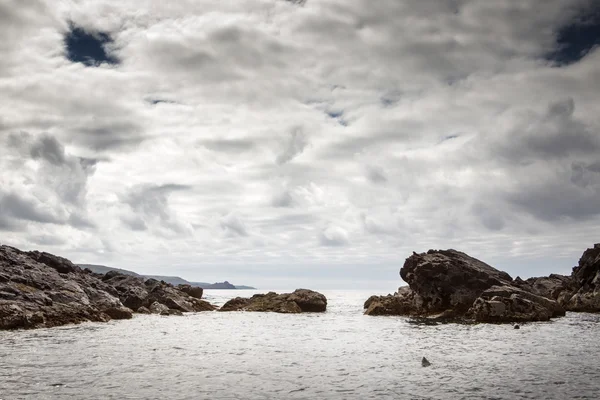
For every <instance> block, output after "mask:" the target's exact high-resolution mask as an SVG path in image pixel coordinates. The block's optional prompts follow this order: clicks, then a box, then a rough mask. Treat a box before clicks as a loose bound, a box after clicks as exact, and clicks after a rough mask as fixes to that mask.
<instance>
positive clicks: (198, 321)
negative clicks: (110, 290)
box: [0, 290, 600, 400]
mask: <svg viewBox="0 0 600 400" xmlns="http://www.w3.org/2000/svg"><path fill="white" fill-rule="evenodd" d="M240 292H243V295H244V296H247V295H250V294H252V293H253V292H251V291H237V292H235V293H232V292H230V291H216V290H215V291H207V292H206V297H207V299H208V300H210V301H212V302H214V303H217V304H222V303H224V302H225V301H226V300H227V299H229V298H230V297H232V296H234V295H240V294H242V293H240ZM324 294H325V295H326V296H327V298H328V299H329V310H328V312H327V313H325V314H310V315H280V314H270V313H268V314H259V313H218V312H211V313H201V314H195V315H186V316H184V317H161V316H137V317H136V318H134V319H133V320H130V321H118V322H111V323H108V324H96V323H89V324H83V325H79V326H68V327H62V328H55V329H44V330H36V331H19V332H0V399H2V400H7V399H370V398H372V399H385V398H389V399H482V398H488V399H575V398H579V399H597V398H598V396H599V393H600V346H599V345H598V344H599V343H600V315H592V314H569V315H568V316H567V317H565V318H562V319H557V320H555V321H554V322H551V323H535V324H526V325H523V326H522V327H521V329H520V330H514V329H512V327H511V326H509V325H477V326H462V325H436V326H430V325H417V324H413V323H409V322H408V320H407V319H405V318H397V317H367V316H363V315H362V314H361V311H362V303H363V302H364V300H365V299H366V298H367V297H368V296H369V295H370V294H372V293H368V292H342V291H333V292H327V291H324ZM423 356H426V357H427V358H428V359H429V361H431V363H432V366H431V367H429V368H423V367H421V357H423Z"/></svg>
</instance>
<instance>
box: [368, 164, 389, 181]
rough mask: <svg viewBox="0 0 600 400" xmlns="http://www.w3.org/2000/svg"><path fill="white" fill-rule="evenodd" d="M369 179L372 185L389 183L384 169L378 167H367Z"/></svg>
mask: <svg viewBox="0 0 600 400" xmlns="http://www.w3.org/2000/svg"><path fill="white" fill-rule="evenodd" d="M366 173H367V179H368V180H369V182H371V183H384V182H387V178H386V176H385V172H384V171H383V168H381V167H380V166H377V165H367V167H366Z"/></svg>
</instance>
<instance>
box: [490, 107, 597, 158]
mask: <svg viewBox="0 0 600 400" xmlns="http://www.w3.org/2000/svg"><path fill="white" fill-rule="evenodd" d="M574 110H575V102H574V100H573V99H572V98H568V99H566V100H562V101H558V102H555V103H552V104H550V105H549V107H548V111H547V113H546V114H545V115H543V116H541V117H539V118H536V119H533V120H531V119H527V120H526V121H523V122H521V123H520V124H519V125H518V126H517V127H516V128H514V129H513V131H512V132H511V133H510V134H509V135H508V136H507V137H506V139H505V143H501V144H499V146H498V147H497V146H496V145H498V143H497V141H496V143H494V145H493V146H494V147H493V148H492V149H491V151H492V152H494V153H498V154H501V155H502V156H503V157H506V158H507V159H509V160H513V161H518V162H531V161H533V160H536V159H549V158H565V157H569V156H577V155H585V154H588V155H589V154H598V153H599V152H600V135H598V134H597V133H596V132H594V131H593V130H592V129H591V128H590V127H588V126H587V125H586V124H584V123H583V122H581V121H579V120H578V119H576V118H575V117H574V115H573V114H574ZM500 140H502V139H500Z"/></svg>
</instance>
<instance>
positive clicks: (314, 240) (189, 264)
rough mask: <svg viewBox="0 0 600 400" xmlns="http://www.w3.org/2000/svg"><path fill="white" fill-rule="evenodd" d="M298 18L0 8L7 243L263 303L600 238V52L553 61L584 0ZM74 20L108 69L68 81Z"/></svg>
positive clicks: (463, 0) (131, 7) (257, 5)
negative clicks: (251, 287) (441, 251)
mask: <svg viewBox="0 0 600 400" xmlns="http://www.w3.org/2000/svg"><path fill="white" fill-rule="evenodd" d="M301 3H302V4H294V2H290V1H277V0H251V1H245V2H223V1H217V0H209V1H203V2H195V1H191V0H185V1H178V2H176V3H174V4H169V5H166V3H165V2H161V1H158V0H144V1H142V2H139V3H138V2H136V3H135V4H134V3H129V2H122V1H116V0H95V1H91V0H86V1H80V2H76V3H73V2H59V3H56V2H50V1H48V0H36V1H28V2H20V1H8V2H7V1H0V39H1V40H0V140H1V141H2V147H0V211H1V212H0V230H1V231H2V233H3V237H4V238H5V239H3V240H6V241H7V242H8V243H10V244H13V245H17V246H22V247H25V248H47V249H49V250H52V251H54V252H56V253H59V254H61V255H65V256H68V257H71V258H73V259H74V261H89V262H99V263H102V262H104V263H110V264H113V265H115V266H120V267H130V268H144V269H149V270H151V271H148V272H155V273H168V274H186V277H189V278H190V279H197V280H204V278H205V277H206V276H217V275H219V273H218V271H219V270H222V271H223V274H234V276H222V278H219V279H229V280H230V281H232V280H235V276H248V273H250V272H249V271H250V269H251V270H252V271H251V272H252V273H255V274H256V276H261V278H260V279H259V281H258V282H247V283H250V284H256V285H260V281H261V280H262V281H264V282H267V281H268V279H267V275H268V274H269V273H274V272H273V270H274V269H276V267H277V268H281V269H285V270H286V271H288V275H289V276H291V277H292V276H293V277H294V279H305V281H306V282H307V283H308V284H310V283H312V282H313V279H312V278H309V277H307V276H304V275H302V271H309V270H310V271H314V270H319V269H320V270H323V269H326V270H327V271H328V273H331V274H332V276H338V277H340V279H343V276H344V273H343V270H344V268H356V265H358V264H360V265H361V266H364V268H363V269H364V274H363V275H362V276H364V278H365V279H381V280H386V281H387V280H391V281H394V280H397V270H398V268H399V267H400V265H401V264H402V262H403V260H404V258H405V257H406V256H408V255H410V254H411V252H412V251H413V250H416V251H423V250H427V249H428V248H430V247H434V248H445V247H456V248H459V249H462V250H464V251H467V252H473V253H474V255H476V256H480V257H482V258H483V259H484V260H486V261H490V262H498V263H499V264H500V265H501V266H503V267H505V268H507V269H509V272H511V273H512V274H513V275H521V276H528V275H530V274H534V273H539V271H533V270H527V269H525V270H523V271H520V270H517V271H515V270H511V268H514V269H518V268H521V265H524V264H521V261H519V260H520V258H519V257H526V258H527V259H528V260H538V262H540V263H541V261H540V260H542V259H543V260H545V262H546V263H547V265H548V266H549V267H548V270H547V271H543V272H544V273H548V272H552V271H557V272H561V271H559V270H557V269H553V270H551V269H550V268H551V266H557V267H560V268H563V269H562V272H568V270H569V268H570V267H571V264H573V263H574V262H575V261H576V259H577V257H578V255H579V254H580V253H581V251H582V250H583V249H584V248H585V247H586V246H589V245H590V244H592V242H594V241H597V240H595V239H593V236H592V233H593V232H594V228H596V227H597V226H598V223H599V222H600V211H599V210H598V207H597V204H600V168H598V165H599V163H600V158H599V157H598V155H597V154H598V150H599V148H600V143H599V142H598V137H599V136H598V134H597V132H598V131H599V128H600V117H599V116H598V113H597V109H598V106H599V104H598V102H599V100H598V96H597V93H598V92H599V91H600V51H599V50H598V49H595V50H592V51H590V52H589V53H588V54H587V55H586V56H585V57H584V58H583V59H581V60H580V61H578V62H575V63H573V64H571V65H567V66H562V67H560V68H559V67H558V66H557V65H555V64H553V63H552V62H551V61H549V60H547V59H545V58H544V57H545V56H546V55H548V54H550V53H551V52H552V51H554V50H556V36H557V32H558V30H559V28H560V27H561V26H562V25H564V24H565V23H569V22H570V21H573V20H574V18H576V16H577V15H578V14H577V12H578V11H579V10H581V9H582V7H583V6H586V5H588V6H589V5H592V6H593V2H592V1H590V0H532V1H528V2H522V1H516V0H502V1H493V2H491V1H490V2H483V1H474V0H456V1H446V2H441V1H436V0H423V1H414V2H399V1H393V0H381V1H376V2H373V1H368V0H353V1H342V0H320V1H307V2H301ZM69 24H74V25H75V26H78V27H81V28H82V29H85V30H88V31H90V32H105V33H107V34H109V35H110V36H111V37H112V39H114V42H113V44H112V45H110V46H109V48H107V51H108V52H109V53H110V54H112V55H114V56H116V57H118V58H119V60H121V63H120V64H118V65H114V66H111V65H107V64H105V65H101V66H100V67H86V66H84V65H82V64H74V63H71V62H70V61H69V60H67V59H66V58H65V55H66V51H65V50H66V49H65V48H64V34H65V32H67V30H68V29H69ZM4 234H5V235H4ZM548 244H552V249H553V250H552V251H553V253H552V254H553V255H552V256H551V257H552V259H551V260H550V261H548V257H550V256H549V252H548V248H547V247H545V246H547V245H548ZM564 257H567V258H564ZM357 263H358V264H357ZM239 265H242V266H244V265H245V266H251V267H247V268H248V269H246V270H244V271H242V270H241V269H240V268H242V267H240V268H238V267H236V266H239ZM375 265H377V266H380V268H379V269H377V271H378V272H377V274H378V275H377V276H371V274H370V273H369V271H370V269H371V268H374V266H375ZM316 266H319V268H316ZM344 266H345V267H344ZM350 266H352V267H350ZM381 266H386V267H385V268H383V267H381ZM215 269H217V272H215ZM358 270H359V269H354V270H353V271H358ZM235 274H237V275H235ZM336 274H337V275H336ZM357 274H358V273H357ZM357 276H360V274H358V275H357ZM354 278H356V276H355V277H354ZM241 283H244V282H241ZM290 284H291V285H293V284H294V282H292V283H290ZM394 286H395V283H394ZM394 286H392V287H391V289H393V287H394Z"/></svg>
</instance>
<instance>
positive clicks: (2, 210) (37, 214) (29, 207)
mask: <svg viewBox="0 0 600 400" xmlns="http://www.w3.org/2000/svg"><path fill="white" fill-rule="evenodd" d="M0 214H2V215H3V216H5V217H6V216H8V217H12V218H14V219H17V220H19V219H21V220H26V221H33V222H40V223H43V224H48V223H51V224H62V223H64V220H63V219H61V218H58V217H57V216H56V215H54V214H53V213H52V212H51V211H50V210H48V209H45V208H44V207H43V205H42V203H41V202H36V201H34V200H33V199H26V198H24V197H21V196H20V195H18V194H16V193H0Z"/></svg>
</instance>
